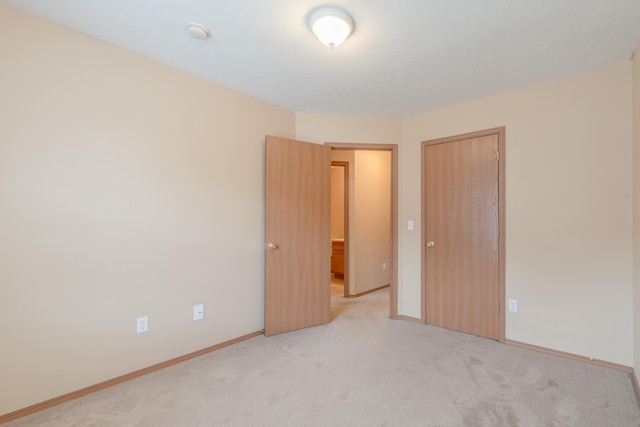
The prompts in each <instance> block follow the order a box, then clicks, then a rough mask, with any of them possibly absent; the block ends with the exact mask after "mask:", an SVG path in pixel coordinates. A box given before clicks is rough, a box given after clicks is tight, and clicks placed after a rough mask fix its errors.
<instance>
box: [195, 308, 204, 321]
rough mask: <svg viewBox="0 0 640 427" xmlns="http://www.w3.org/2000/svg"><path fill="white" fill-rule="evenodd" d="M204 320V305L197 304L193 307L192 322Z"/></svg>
mask: <svg viewBox="0 0 640 427" xmlns="http://www.w3.org/2000/svg"><path fill="white" fill-rule="evenodd" d="M202 319H204V304H198V305H194V306H193V320H202Z"/></svg>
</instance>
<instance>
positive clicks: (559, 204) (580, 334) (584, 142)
mask: <svg viewBox="0 0 640 427" xmlns="http://www.w3.org/2000/svg"><path fill="white" fill-rule="evenodd" d="M497 126H506V162H507V163H506V169H507V170H506V199H507V202H506V203H507V204H506V233H507V234H506V246H507V247H506V297H507V298H514V299H517V300H518V308H519V311H518V313H507V317H506V335H507V339H511V340H516V341H522V342H526V343H530V344H534V345H539V346H543V347H549V348H554V349H557V350H562V351H566V352H570V353H575V354H579V355H583V356H589V357H594V358H597V359H603V360H607V361H610V362H615V363H621V364H625V365H631V364H632V358H633V344H632V339H633V336H632V320H633V319H632V317H633V307H632V296H633V294H632V266H631V160H630V159H631V141H632V136H631V135H632V134H631V65H630V64H629V63H625V64H620V65H616V66H612V67H609V68H605V69H601V70H597V71H593V72H590V73H586V74H581V75H577V76H573V77H570V78H566V79H562V80H557V81H553V82H549V83H545V84H541V85H537V86H532V87H527V88H523V89H520V90H515V91H512V92H508V93H504V94H500V95H497V96H493V97H489V98H484V99H478V100H475V101H472V102H467V103H464V104H459V105H455V106H452V107H449V108H443V109H439V110H436V111H431V112H426V113H423V114H418V115H415V116H412V117H408V118H406V119H405V120H404V142H403V145H402V147H401V150H400V152H401V155H400V187H401V188H402V189H403V194H402V198H401V200H402V201H401V205H400V206H401V207H400V209H401V212H400V223H401V224H402V223H403V221H404V220H407V219H416V220H418V219H419V218H420V186H419V185H418V183H419V182H420V141H423V140H428V139H433V138H438V137H444V136H449V135H456V134H461V133H464V132H470V131H476V130H482V129H488V128H492V127H497ZM416 225H417V227H416V231H413V232H411V231H405V230H404V228H403V227H402V226H401V227H400V236H399V241H400V248H401V253H400V258H401V260H402V261H401V277H400V278H399V282H400V284H401V285H400V286H401V287H402V289H403V292H402V294H401V295H400V298H401V299H400V301H399V313H400V314H405V315H409V316H415V317H419V316H420V305H419V301H420V259H419V257H420V255H419V254H420V224H419V221H417V222H416Z"/></svg>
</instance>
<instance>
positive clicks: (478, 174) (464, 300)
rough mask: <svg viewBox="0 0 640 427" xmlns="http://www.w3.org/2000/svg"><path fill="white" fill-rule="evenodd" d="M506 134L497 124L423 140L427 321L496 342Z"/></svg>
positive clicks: (499, 321)
mask: <svg viewBox="0 0 640 427" xmlns="http://www.w3.org/2000/svg"><path fill="white" fill-rule="evenodd" d="M503 135H504V130H503V129H497V130H489V131H485V132H478V133H476V134H466V135H461V136H459V137H451V138H443V139H440V140H434V141H426V142H424V143H423V190H424V193H423V194H424V195H423V212H424V218H423V221H424V223H423V224H424V235H423V242H424V244H425V248H424V252H423V254H424V258H423V268H424V273H423V278H424V280H425V282H426V283H425V288H426V289H425V290H426V322H427V323H429V324H432V325H435V326H441V327H444V328H449V329H454V330H457V331H462V332H467V333H471V334H475V335H480V336H483V337H487V338H493V339H497V340H501V339H503V335H504V333H503V321H502V319H501V316H503V314H502V313H500V301H501V299H502V296H501V294H502V293H503V292H502V289H501V288H502V287H503V285H502V284H501V282H502V279H501V276H503V275H502V272H501V271H502V269H503V268H504V267H503V265H504V264H503V262H501V260H502V259H504V258H503V257H504V249H503V248H504V243H503V240H502V241H501V239H504V235H503V236H501V235H500V228H501V227H500V225H501V222H502V220H503V218H502V216H503V213H502V212H503V209H504V207H501V206H500V204H503V203H504V200H503V198H501V197H500V193H501V191H500V185H499V184H500V181H501V180H500V178H501V175H502V174H501V168H500V152H501V151H504V149H503V147H504V146H503V144H504V136H503ZM502 185H504V183H502Z"/></svg>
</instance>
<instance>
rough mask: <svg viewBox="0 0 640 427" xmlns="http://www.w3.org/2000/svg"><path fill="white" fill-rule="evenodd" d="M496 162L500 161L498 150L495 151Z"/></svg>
mask: <svg viewBox="0 0 640 427" xmlns="http://www.w3.org/2000/svg"><path fill="white" fill-rule="evenodd" d="M496 161H498V162H499V161H500V150H496Z"/></svg>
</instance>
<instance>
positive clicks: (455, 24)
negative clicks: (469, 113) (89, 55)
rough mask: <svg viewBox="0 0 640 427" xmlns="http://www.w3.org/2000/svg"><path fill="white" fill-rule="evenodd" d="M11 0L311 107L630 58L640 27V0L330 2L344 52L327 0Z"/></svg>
mask: <svg viewBox="0 0 640 427" xmlns="http://www.w3.org/2000/svg"><path fill="white" fill-rule="evenodd" d="M0 2H2V3H7V4H10V5H13V6H15V7H18V8H20V9H23V10H26V11H28V12H32V13H34V14H36V15H39V16H41V17H43V18H46V19H49V20H51V21H54V22H58V23H60V24H62V25H65V26H67V27H70V28H73V29H75V30H77V31H80V32H82V33H85V34H88V35H90V36H92V37H95V38H98V39H101V40H105V41H108V42H110V43H113V44H115V45H118V46H122V47H124V48H126V49H129V50H132V51H134V52H137V53H139V54H141V55H144V56H147V57H150V58H153V59H156V60H158V61H160V62H163V63H166V64H169V65H172V66H174V67H176V68H179V69H182V70H185V71H187V72H189V73H192V74H195V75H198V76H201V77H203V78H205V79H208V80H211V81H213V82H216V83H219V84H222V85H224V86H227V87H230V88H233V89H236V90H238V91H240V92H243V93H246V94H249V95H252V96H254V97H257V98H260V99H264V100H266V101H268V102H270V103H272V104H275V105H279V106H282V107H284V108H286V109H288V110H291V111H295V112H310V113H332V114H356V115H384V116H405V115H409V114H413V113H417V112H422V111H427V110H430V109H434V108H439V107H442V106H445V105H450V104H454V103H457V102H461V101H465V100H469V99H474V98H478V97H482V96H486V95H491V94H495V93H498V92H502V91H505V90H509V89H514V88H517V87H521V86H525V85H530V84H534V83H538V82H543V81H547V80H552V79H556V78H560V77H564V76H568V75H571V74H575V73H580V72H583V71H587V70H590V69H595V68H599V67H603V66H607V65H611V64H614V63H619V62H623V61H627V60H629V58H630V56H631V54H632V52H633V50H634V48H635V45H636V41H637V40H638V38H639V37H640V0H336V1H329V2H328V3H329V4H334V5H339V6H340V7H341V8H343V9H344V10H346V11H347V12H349V13H350V14H351V15H352V17H353V19H354V21H355V27H356V28H355V31H354V33H353V34H352V35H351V37H349V38H348V39H347V41H346V42H345V43H344V44H343V45H342V46H339V47H337V48H335V49H334V50H330V49H328V48H326V47H324V46H323V45H322V44H320V42H319V41H317V39H315V37H314V36H313V34H312V33H311V32H310V31H309V30H308V28H307V23H306V19H307V15H308V14H309V12H310V11H311V10H312V9H314V8H315V7H317V6H320V5H323V4H325V3H324V2H323V1H322V0H0ZM188 21H197V22H200V23H202V24H205V25H206V26H208V27H209V28H210V29H211V32H212V37H211V38H210V39H208V40H204V41H201V40H196V39H193V38H191V37H190V36H189V35H188V34H187V33H186V31H185V29H184V23H185V22H188ZM26 30H27V29H25V31H26Z"/></svg>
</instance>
